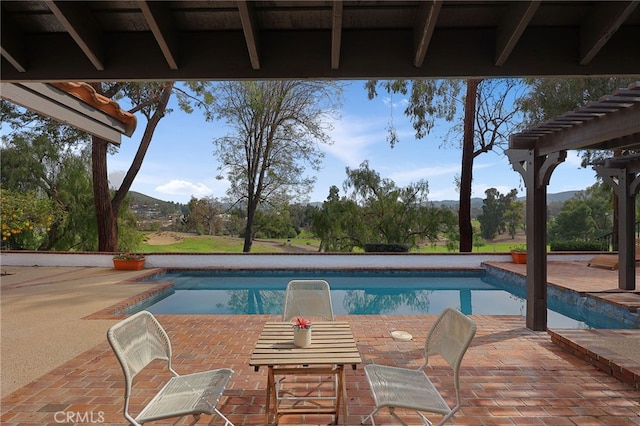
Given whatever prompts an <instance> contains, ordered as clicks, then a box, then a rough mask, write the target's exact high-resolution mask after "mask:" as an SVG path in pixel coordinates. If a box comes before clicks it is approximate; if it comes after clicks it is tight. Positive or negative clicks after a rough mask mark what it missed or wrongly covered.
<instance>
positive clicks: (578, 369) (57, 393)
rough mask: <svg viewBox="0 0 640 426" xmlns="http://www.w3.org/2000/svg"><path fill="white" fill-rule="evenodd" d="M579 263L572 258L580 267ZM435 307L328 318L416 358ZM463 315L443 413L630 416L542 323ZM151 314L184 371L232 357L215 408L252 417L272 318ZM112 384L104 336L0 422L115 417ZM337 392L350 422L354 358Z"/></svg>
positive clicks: (355, 417)
mask: <svg viewBox="0 0 640 426" xmlns="http://www.w3.org/2000/svg"><path fill="white" fill-rule="evenodd" d="M585 269H586V268H584V267H583V271H584V270H585ZM584 274H585V275H592V271H591V270H590V268H589V269H586V271H584ZM550 275H551V271H550ZM550 280H551V278H550ZM567 280H569V279H567ZM595 290H596V289H595V288H590V289H589V290H588V291H595ZM435 318H436V317H435V316H433V315H411V316H408V315H406V316H395V315H394V316H387V315H377V316H338V318H337V319H338V320H343V321H348V322H349V323H350V324H351V328H352V331H353V333H354V336H355V338H356V340H357V343H358V348H359V350H360V354H361V356H362V359H363V362H364V363H365V364H366V363H374V362H375V363H384V364H394V365H399V366H406V367H411V366H417V365H418V363H419V362H420V360H421V357H422V352H421V349H420V348H421V346H422V343H423V339H424V336H425V335H426V333H427V331H428V329H429V327H430V326H431V324H432V323H433V321H434V320H435ZM472 318H473V319H474V320H475V321H476V323H477V324H478V332H477V334H476V337H475V339H474V341H473V342H472V344H471V347H470V349H469V351H468V352H467V355H466V357H465V359H464V361H463V364H462V369H461V383H462V398H463V403H462V408H461V409H460V411H459V412H458V413H457V414H456V415H455V416H454V418H453V419H452V421H451V422H450V424H458V425H525V424H526V425H640V391H637V390H634V388H633V387H631V386H629V385H627V384H625V383H622V382H621V381H620V380H618V379H616V378H615V377H612V376H611V375H609V374H606V373H605V372H603V371H601V370H600V369H599V368H596V367H595V366H594V365H592V364H590V363H589V362H587V361H585V360H583V359H580V358H579V357H576V356H574V355H572V354H570V353H567V352H565V351H564V350H563V349H562V348H560V347H559V346H557V345H556V344H554V343H552V341H551V339H550V336H549V334H548V333H547V332H533V331H531V330H529V329H527V328H526V327H525V323H524V319H523V318H521V317H516V316H472ZM158 319H159V321H160V322H161V323H162V324H163V325H164V327H165V328H166V329H167V332H168V334H169V336H170V338H171V339H172V343H173V349H174V362H175V368H176V370H177V371H178V372H180V373H190V372H194V371H199V370H204V369H211V368H217V367H230V368H232V369H233V370H234V371H235V374H234V376H233V378H232V380H231V382H230V383H229V386H228V388H227V391H226V392H225V396H224V397H223V399H222V400H221V404H220V406H219V408H220V410H221V411H222V412H223V413H224V414H225V415H227V416H228V417H229V418H230V420H232V421H233V422H234V423H235V424H236V425H258V424H262V421H263V416H264V411H263V410H264V405H265V385H266V369H261V370H260V371H258V372H254V370H253V368H252V367H250V366H249V365H248V360H249V357H250V353H251V351H252V349H253V344H254V342H255V341H256V339H257V336H258V334H259V333H260V331H261V329H262V325H263V323H264V322H265V321H268V320H278V319H279V318H278V317H277V316H260V315H251V316H216V315H201V316H197V315H184V316H183V315H159V316H158ZM85 321H91V320H85ZM393 330H405V331H408V332H409V333H411V334H412V335H413V336H414V339H413V340H412V341H409V342H400V341H395V340H393V339H392V338H391V337H390V332H391V331H393ZM585 331H588V330H585ZM104 332H106V328H105V330H104ZM631 338H633V336H632V337H631ZM636 338H637V337H636ZM37 344H38V343H37V342H34V345H37ZM61 344H64V342H61ZM432 361H433V362H432V365H433V369H432V371H431V376H432V378H433V380H434V382H435V383H436V385H440V386H444V389H445V392H446V394H447V395H448V396H449V397H450V396H451V391H452V389H451V388H450V386H449V385H448V384H449V382H448V380H446V379H449V377H447V376H448V375H449V370H448V369H445V368H442V367H443V366H444V364H443V362H442V361H441V360H440V359H438V358H435V359H433V360H432ZM158 367H159V366H158ZM157 372H158V370H156V369H152V370H151V371H150V372H148V373H144V375H143V376H140V377H139V380H138V381H137V384H138V390H139V391H140V392H141V395H143V397H141V398H136V399H135V400H134V401H132V404H133V409H134V411H135V408H136V406H137V407H139V406H141V405H142V404H143V403H144V402H145V398H149V397H150V395H151V393H152V392H151V390H152V389H153V390H156V389H157V386H158V385H159V383H160V378H159V377H158V375H157ZM123 383H124V381H123V377H122V371H121V369H120V367H119V365H118V363H117V361H116V359H115V356H114V355H113V353H112V351H111V349H110V348H109V345H108V343H107V342H106V338H105V339H104V341H103V342H102V343H99V344H98V345H97V346H95V347H92V348H91V349H90V350H88V351H85V352H83V353H82V354H80V355H79V356H76V357H74V358H72V359H70V360H68V361H67V362H65V363H64V364H62V365H61V366H59V367H57V368H54V369H53V370H51V371H50V372H48V373H47V374H45V375H44V376H42V377H40V378H38V379H37V380H35V381H34V382H32V383H30V384H28V385H26V386H24V387H22V388H19V389H17V390H16V391H14V392H12V393H10V394H8V395H6V396H4V397H3V398H2V401H1V403H2V407H1V408H2V414H1V417H0V422H1V423H2V424H3V425H42V424H52V425H53V424H60V423H61V420H63V421H62V423H65V422H66V420H65V418H64V416H66V415H69V413H72V414H73V413H82V414H83V415H84V416H85V418H84V419H83V420H84V423H90V422H91V421H92V420H93V421H94V422H95V423H102V424H114V425H115V424H124V423H125V420H124V418H123V416H122V403H123V398H122V395H123ZM347 393H348V410H349V418H348V423H349V424H350V425H356V424H359V423H360V421H361V420H362V418H363V417H364V416H365V415H366V414H368V413H369V412H370V411H371V410H372V409H373V399H372V397H371V394H370V391H369V388H368V384H367V381H366V378H365V376H364V371H363V369H362V366H359V367H358V368H357V369H356V370H355V371H353V370H351V369H348V371H347ZM399 413H400V415H401V417H403V418H404V419H405V420H406V421H407V423H408V424H410V425H415V424H420V422H419V420H418V417H417V416H416V415H415V414H411V413H406V412H404V411H403V410H399ZM87 416H89V417H87ZM91 416H92V417H91ZM433 418H434V419H437V417H433ZM192 420H193V419H192V418H190V417H187V418H183V419H180V420H179V421H177V422H175V420H172V421H167V422H158V423H164V424H180V425H182V424H194V423H193V421H192ZM331 422H332V418H331V417H330V416H320V415H314V416H284V417H282V418H281V419H280V423H279V424H286V425H302V424H306V425H326V424H331ZM376 422H377V423H378V424H380V425H389V424H397V423H396V422H395V421H393V419H392V418H390V417H389V416H388V414H387V413H386V411H383V412H381V413H380V414H379V415H378V416H376ZM78 423H83V422H82V421H81V422H78ZM196 424H211V425H219V424H223V422H221V421H220V419H219V418H217V417H212V416H202V418H201V419H200V421H198V422H197V423H196Z"/></svg>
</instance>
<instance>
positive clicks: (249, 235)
mask: <svg viewBox="0 0 640 426" xmlns="http://www.w3.org/2000/svg"><path fill="white" fill-rule="evenodd" d="M257 208H258V206H257V204H256V203H254V202H249V203H247V226H246V227H245V230H244V246H243V247H242V252H243V253H249V252H250V251H251V245H252V244H253V219H254V218H255V216H256V209H257Z"/></svg>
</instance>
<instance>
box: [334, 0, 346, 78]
mask: <svg viewBox="0 0 640 426" xmlns="http://www.w3.org/2000/svg"><path fill="white" fill-rule="evenodd" d="M343 10H344V4H343V2H342V1H341V0H339V1H334V2H333V10H332V11H331V69H332V70H337V69H338V68H340V49H341V48H342V12H343Z"/></svg>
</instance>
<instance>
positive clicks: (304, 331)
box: [293, 327, 311, 348]
mask: <svg viewBox="0 0 640 426" xmlns="http://www.w3.org/2000/svg"><path fill="white" fill-rule="evenodd" d="M293 344H294V345H296V346H297V347H299V348H306V347H307V346H309V345H310V344H311V327H309V328H300V327H295V328H294V329H293Z"/></svg>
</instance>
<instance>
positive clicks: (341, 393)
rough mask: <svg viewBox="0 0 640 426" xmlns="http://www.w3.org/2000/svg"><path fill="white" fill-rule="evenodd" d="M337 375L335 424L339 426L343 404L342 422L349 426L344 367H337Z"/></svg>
mask: <svg viewBox="0 0 640 426" xmlns="http://www.w3.org/2000/svg"><path fill="white" fill-rule="evenodd" d="M335 374H336V375H337V376H338V383H337V387H338V388H337V389H336V415H335V424H338V419H339V417H340V404H341V403H342V422H343V424H344V425H345V426H346V425H347V401H346V387H345V380H344V365H338V366H336V371H335Z"/></svg>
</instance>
